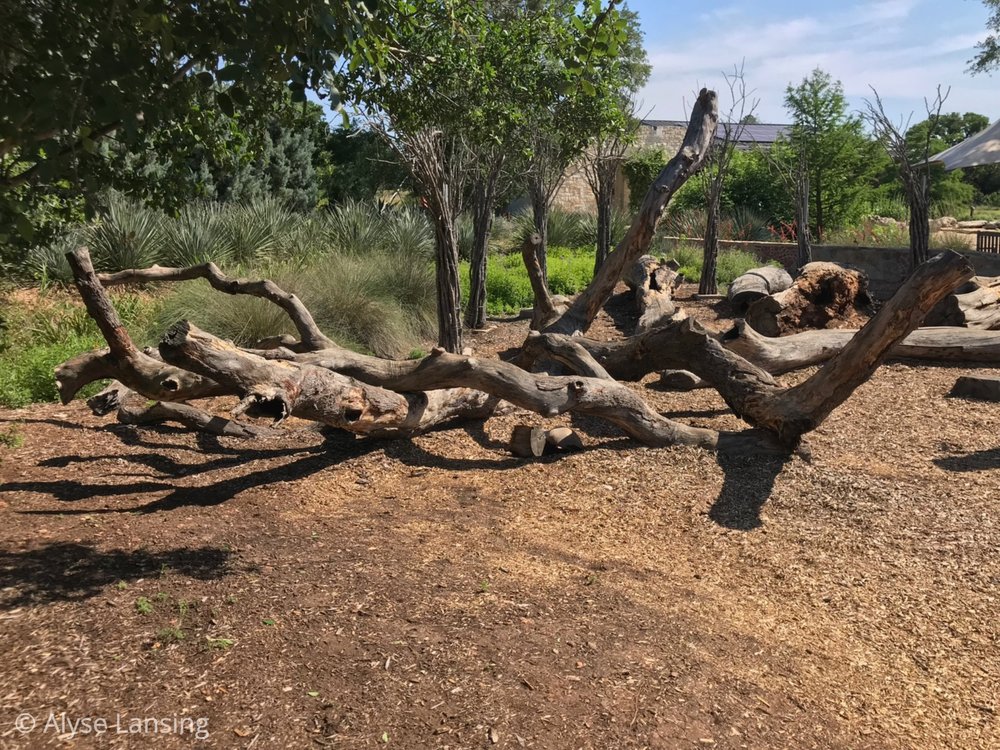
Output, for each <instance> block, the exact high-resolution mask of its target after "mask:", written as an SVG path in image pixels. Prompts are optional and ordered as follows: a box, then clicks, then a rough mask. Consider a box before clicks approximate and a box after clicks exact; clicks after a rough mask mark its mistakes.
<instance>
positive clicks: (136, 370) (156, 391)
mask: <svg viewBox="0 0 1000 750" xmlns="http://www.w3.org/2000/svg"><path fill="white" fill-rule="evenodd" d="M66 257H67V258H68V259H69V263H70V267H71V268H72V269H73V276H74V280H75V283H76V287H77V289H78V290H79V291H80V296H81V297H82V298H83V302H84V305H86V307H87V312H88V313H89V314H90V317H91V318H93V319H94V322H96V323H97V327H98V328H99V329H100V331H101V333H102V334H103V336H104V339H105V341H107V343H108V349H107V350H106V351H103V352H89V353H86V354H81V355H79V356H77V357H73V358H72V359H70V360H68V361H66V362H64V363H63V364H61V365H59V367H57V368H56V371H55V376H56V387H57V389H58V391H59V397H60V398H61V399H62V402H63V403H64V404H66V403H69V402H70V401H71V400H72V398H73V397H74V396H75V395H76V394H77V393H78V392H79V390H80V389H81V388H82V387H83V386H85V385H87V384H88V383H92V382H94V381H95V380H102V379H110V380H118V381H120V382H121V383H123V384H124V385H126V386H127V387H129V388H131V389H132V390H134V391H136V392H138V393H140V394H142V395H143V396H146V397H147V398H151V399H153V400H156V401H187V400H189V399H192V398H204V397H206V396H218V395H222V392H221V391H220V389H219V388H218V386H217V385H216V384H215V383H213V382H212V381H210V380H207V379H205V378H203V377H200V376H198V375H195V374H194V373H191V372H187V371H186V370H182V369H179V368H176V367H172V366H170V365H165V364H164V363H163V362H160V361H159V360H158V359H155V358H153V357H151V356H149V355H148V354H146V353H144V352H143V351H141V350H140V349H139V348H138V347H136V345H135V344H134V343H132V339H131V338H129V335H128V331H126V330H125V326H124V324H123V323H122V321H121V318H119V317H118V312H117V311H116V310H115V307H114V305H113V304H112V302H111V298H110V297H109V296H108V293H107V291H105V289H104V287H103V286H102V285H101V282H100V281H99V280H98V278H97V275H96V274H95V273H94V266H93V264H92V263H91V261H90V253H89V252H88V251H87V248H85V247H81V248H79V249H77V250H74V251H73V252H71V253H68V254H67V256H66Z"/></svg>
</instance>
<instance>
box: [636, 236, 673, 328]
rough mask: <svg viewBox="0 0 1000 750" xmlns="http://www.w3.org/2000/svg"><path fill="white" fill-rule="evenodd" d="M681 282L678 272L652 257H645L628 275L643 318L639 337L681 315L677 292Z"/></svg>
mask: <svg viewBox="0 0 1000 750" xmlns="http://www.w3.org/2000/svg"><path fill="white" fill-rule="evenodd" d="M680 280H681V276H680V274H678V273H677V271H676V270H675V269H674V268H672V267H671V266H670V265H669V264H668V263H661V262H660V261H659V260H658V259H656V258H654V257H653V256H652V255H643V256H642V257H641V258H639V260H637V261H636V262H635V263H634V264H633V265H632V267H631V268H630V269H629V272H628V273H627V274H625V283H626V284H627V285H628V287H629V289H631V290H632V294H633V295H634V297H635V308H636V312H637V313H638V315H639V322H638V323H636V327H635V332H636V333H637V334H641V333H645V332H646V331H651V330H652V329H654V328H656V327H657V326H659V325H662V324H664V323H665V322H667V321H668V320H670V318H671V317H672V316H673V315H674V313H676V312H677V305H676V304H675V303H674V289H675V288H676V286H677V284H679V283H680Z"/></svg>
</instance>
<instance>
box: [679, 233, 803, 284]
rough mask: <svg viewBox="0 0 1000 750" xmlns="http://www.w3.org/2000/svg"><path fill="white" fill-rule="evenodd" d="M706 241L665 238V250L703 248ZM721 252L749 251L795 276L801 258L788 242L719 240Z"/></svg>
mask: <svg viewBox="0 0 1000 750" xmlns="http://www.w3.org/2000/svg"><path fill="white" fill-rule="evenodd" d="M703 242H704V240H701V239H691V238H689V237H684V238H681V237H664V238H663V249H664V252H666V253H669V252H670V251H671V250H673V249H674V248H675V247H677V246H678V245H680V244H684V245H697V246H699V247H700V246H701V245H702V243H703ZM719 249H720V250H749V251H750V252H752V253H753V254H754V255H756V256H757V257H758V258H760V259H761V262H763V263H767V262H768V261H772V260H773V261H777V262H778V263H780V264H781V265H782V266H783V267H784V269H785V270H786V271H788V272H789V273H791V274H793V275H794V274H795V266H796V262H797V261H798V258H799V250H798V246H796V245H791V244H789V243H787V242H741V241H736V240H719Z"/></svg>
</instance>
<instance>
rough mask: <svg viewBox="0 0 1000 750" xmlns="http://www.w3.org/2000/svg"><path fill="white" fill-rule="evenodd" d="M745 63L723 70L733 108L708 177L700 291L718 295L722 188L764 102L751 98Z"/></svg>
mask: <svg viewBox="0 0 1000 750" xmlns="http://www.w3.org/2000/svg"><path fill="white" fill-rule="evenodd" d="M743 68H744V64H743V63H740V64H739V65H734V66H733V72H732V73H723V74H722V75H723V77H724V78H725V81H726V86H727V87H728V89H729V99H730V102H731V104H730V107H729V111H728V112H727V113H726V122H724V123H722V128H721V130H722V137H721V138H719V137H718V136H717V137H716V139H715V143H714V145H713V147H712V151H711V153H710V154H709V157H708V162H707V164H706V176H705V205H706V209H707V214H708V220H707V222H706V226H705V240H704V256H703V257H704V261H703V263H702V268H701V282H700V283H699V285H698V293H699V294H718V291H719V287H718V280H717V279H716V276H717V273H718V260H719V225H720V224H721V223H722V215H721V213H722V212H721V203H722V190H723V188H724V187H725V184H726V177H727V175H728V174H729V167H730V165H731V164H732V162H733V154H734V153H735V151H736V144H737V143H738V142H739V141H740V140H742V138H743V131H744V129H745V128H746V120H747V118H748V117H750V116H751V115H753V113H754V112H755V111H756V110H757V107H758V106H759V104H760V100H759V99H751V98H750V97H751V96H752V94H753V92H752V91H751V92H748V91H747V86H746V77H745V76H744V73H743Z"/></svg>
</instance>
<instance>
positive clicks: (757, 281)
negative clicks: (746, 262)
mask: <svg viewBox="0 0 1000 750" xmlns="http://www.w3.org/2000/svg"><path fill="white" fill-rule="evenodd" d="M791 285H792V277H791V276H790V275H789V274H788V271H786V270H785V269H784V268H775V267H774V266H762V267H760V268H754V269H752V270H750V271H747V272H746V273H745V274H742V275H740V276H737V277H736V278H735V279H734V280H733V283H732V284H730V285H729V290H728V292H727V293H726V296H727V297H728V299H729V304H730V306H731V307H732V309H733V312H734V313H735V314H736V315H742V314H743V313H744V312H746V309H747V308H748V307H749V306H750V304H751V303H753V302H756V301H757V300H759V299H763V298H764V297H769V296H770V295H772V294H777V293H778V292H783V291H785V290H786V289H788V288H789V287H790V286H791Z"/></svg>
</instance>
